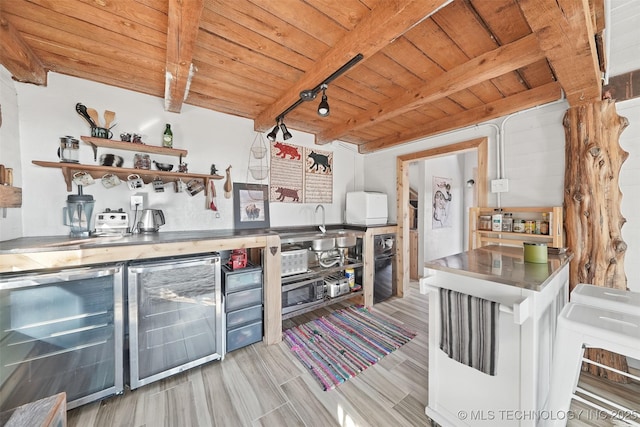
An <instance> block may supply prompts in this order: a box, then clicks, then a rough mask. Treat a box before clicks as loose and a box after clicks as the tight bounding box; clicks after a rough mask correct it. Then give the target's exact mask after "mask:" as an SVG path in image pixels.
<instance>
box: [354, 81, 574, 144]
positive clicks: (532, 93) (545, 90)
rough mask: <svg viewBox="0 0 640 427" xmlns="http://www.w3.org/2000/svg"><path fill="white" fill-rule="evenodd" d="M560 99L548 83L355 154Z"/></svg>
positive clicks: (556, 87)
mask: <svg viewBox="0 0 640 427" xmlns="http://www.w3.org/2000/svg"><path fill="white" fill-rule="evenodd" d="M561 96H562V92H561V90H560V85H559V84H558V83H556V82H552V83H547V84H546V85H544V86H540V87H537V88H535V89H530V90H527V91H525V92H521V93H518V94H516V95H513V96H510V97H507V98H504V99H499V100H497V101H494V102H491V103H489V104H486V105H483V106H481V107H477V108H474V109H471V110H467V111H465V112H463V113H460V114H456V115H454V116H449V117H444V118H442V119H440V120H436V121H433V122H429V123H425V124H424V125H423V126H419V127H414V128H411V129H407V130H406V131H403V132H398V133H396V134H393V135H389V136H386V137H384V138H380V139H378V140H375V141H372V142H368V143H366V144H362V145H360V146H358V151H359V152H360V153H361V154H366V153H372V152H374V151H377V150H382V149H385V148H389V147H393V146H395V145H400V144H405V143H408V142H412V141H415V140H417V139H421V138H426V137H429V136H433V135H436V134H439V133H442V132H445V131H448V130H453V129H459V128H464V127H466V126H471V125H474V124H478V123H482V122H485V121H487V120H491V119H496V118H498V117H502V116H506V115H508V114H511V113H515V112H517V111H520V110H525V109H527V108H531V107H535V106H538V105H542V104H547V103H549V102H552V101H555V100H558V99H560V97H561Z"/></svg>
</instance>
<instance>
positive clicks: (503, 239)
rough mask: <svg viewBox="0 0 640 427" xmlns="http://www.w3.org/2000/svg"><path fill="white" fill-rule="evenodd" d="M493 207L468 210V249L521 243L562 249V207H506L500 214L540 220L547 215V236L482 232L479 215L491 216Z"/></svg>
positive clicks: (511, 232)
mask: <svg viewBox="0 0 640 427" xmlns="http://www.w3.org/2000/svg"><path fill="white" fill-rule="evenodd" d="M495 209H496V208H494V207H483V208H480V207H472V208H470V209H469V249H476V248H479V247H480V246H485V245H488V244H500V245H511V246H522V244H523V242H539V243H547V244H548V245H549V246H552V247H555V248H561V247H564V226H563V214H562V206H551V207H546V206H545V207H507V208H500V209H502V212H503V213H505V212H511V213H512V214H513V218H514V220H515V219H526V220H541V219H542V217H543V213H546V214H547V215H548V221H549V234H533V233H516V232H513V231H493V230H484V229H481V227H480V223H479V222H480V221H479V218H480V216H481V215H489V216H490V215H492V214H493V213H494V210H495Z"/></svg>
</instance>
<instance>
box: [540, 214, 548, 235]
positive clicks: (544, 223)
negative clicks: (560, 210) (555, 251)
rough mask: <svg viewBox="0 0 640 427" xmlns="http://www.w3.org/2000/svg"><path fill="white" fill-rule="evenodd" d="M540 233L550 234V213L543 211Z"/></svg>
mask: <svg viewBox="0 0 640 427" xmlns="http://www.w3.org/2000/svg"><path fill="white" fill-rule="evenodd" d="M540 234H549V214H547V213H546V212H543V213H542V222H541V223H540Z"/></svg>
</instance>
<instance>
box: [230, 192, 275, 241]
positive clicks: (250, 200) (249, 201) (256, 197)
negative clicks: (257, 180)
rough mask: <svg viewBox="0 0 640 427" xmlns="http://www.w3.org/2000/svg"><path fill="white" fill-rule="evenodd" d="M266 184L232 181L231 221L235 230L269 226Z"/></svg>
mask: <svg viewBox="0 0 640 427" xmlns="http://www.w3.org/2000/svg"><path fill="white" fill-rule="evenodd" d="M267 191H268V190H267V186H266V185H259V184H245V183H243V182H234V183H233V223H234V227H235V229H236V230H242V229H251V228H269V201H268V200H267Z"/></svg>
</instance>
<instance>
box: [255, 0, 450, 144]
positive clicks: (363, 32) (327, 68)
mask: <svg viewBox="0 0 640 427" xmlns="http://www.w3.org/2000/svg"><path fill="white" fill-rule="evenodd" d="M449 1H450V0H395V1H382V2H379V4H378V5H377V6H376V7H374V8H373V9H372V10H371V13H370V14H369V15H368V16H366V17H365V18H363V19H362V20H361V21H360V23H359V24H358V25H357V26H356V27H355V28H354V29H353V30H352V31H350V32H348V33H347V34H346V35H345V37H343V38H342V39H340V40H339V41H338V42H337V43H336V44H335V45H334V46H332V47H331V48H330V49H329V50H328V51H327V52H326V53H325V54H324V55H323V56H322V60H321V61H318V62H316V63H315V64H314V65H313V66H312V67H311V68H310V69H308V70H306V72H305V74H304V76H303V77H302V78H301V79H300V80H298V81H297V82H296V83H295V84H293V85H292V86H291V87H289V88H288V89H287V90H286V91H285V92H284V93H283V95H282V96H281V97H280V98H279V99H277V100H276V101H275V102H274V103H273V104H271V105H270V106H268V107H267V108H266V109H265V110H264V111H263V112H262V113H260V115H259V116H258V117H256V119H255V120H254V128H255V130H256V131H258V132H264V131H267V130H268V129H270V128H271V127H273V124H274V122H275V119H276V117H277V116H278V115H279V114H280V113H281V112H283V111H284V110H286V109H287V108H288V107H289V106H290V105H292V104H293V103H294V102H296V101H298V100H299V99H300V92H301V91H303V90H305V89H310V88H314V87H316V86H317V85H318V84H320V83H321V82H322V81H324V79H326V78H327V77H328V76H330V75H331V74H332V73H334V72H335V71H336V70H338V69H339V68H340V67H342V66H343V65H344V64H345V63H347V62H348V61H349V60H351V59H352V58H353V57H354V56H356V55H357V54H358V53H361V54H362V55H364V57H365V59H366V58H369V57H371V56H373V55H374V54H375V53H376V52H378V51H380V50H381V49H383V48H384V47H385V46H387V45H389V44H390V43H392V42H393V41H394V40H395V39H397V38H398V37H400V36H402V35H403V34H404V33H405V32H407V31H408V30H410V29H411V28H413V27H414V26H415V25H416V24H418V23H420V22H422V21H423V20H424V19H426V18H427V17H428V16H429V15H431V14H432V13H433V12H434V11H436V10H438V9H439V8H440V7H442V6H443V5H444V4H447V3H449ZM356 66H357V65H356Z"/></svg>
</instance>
